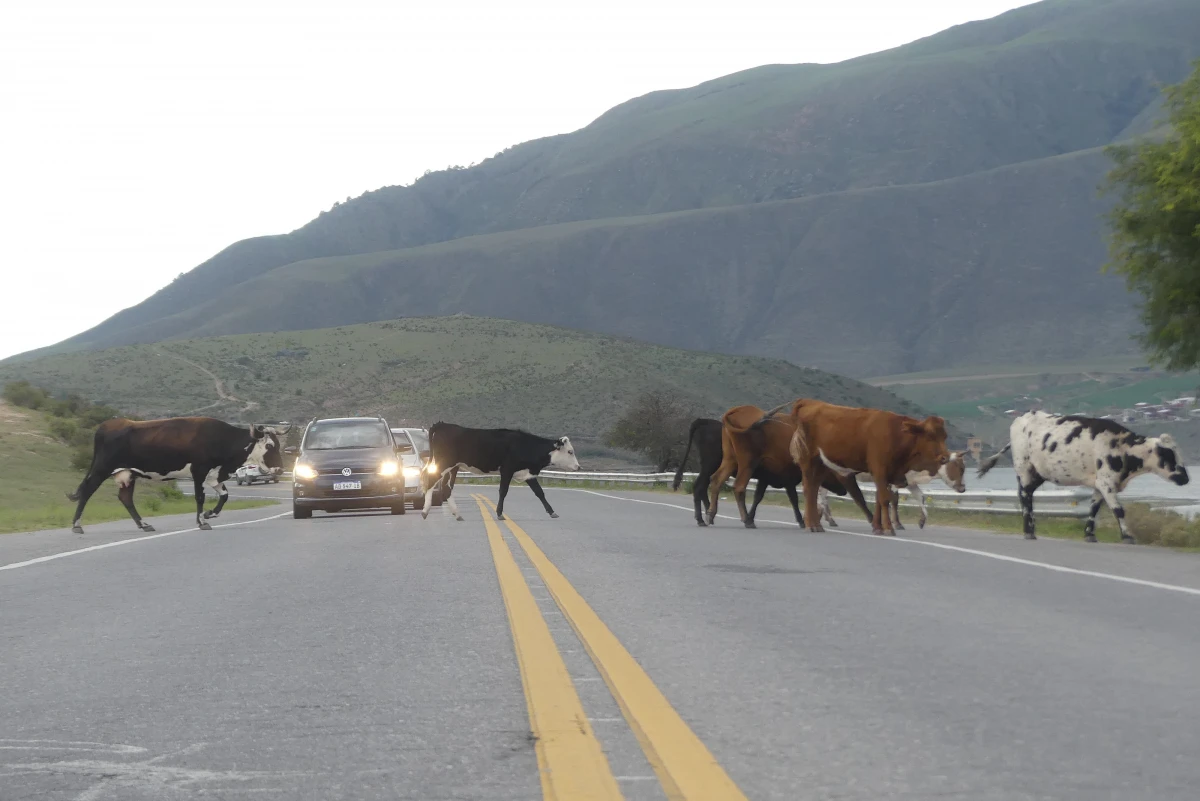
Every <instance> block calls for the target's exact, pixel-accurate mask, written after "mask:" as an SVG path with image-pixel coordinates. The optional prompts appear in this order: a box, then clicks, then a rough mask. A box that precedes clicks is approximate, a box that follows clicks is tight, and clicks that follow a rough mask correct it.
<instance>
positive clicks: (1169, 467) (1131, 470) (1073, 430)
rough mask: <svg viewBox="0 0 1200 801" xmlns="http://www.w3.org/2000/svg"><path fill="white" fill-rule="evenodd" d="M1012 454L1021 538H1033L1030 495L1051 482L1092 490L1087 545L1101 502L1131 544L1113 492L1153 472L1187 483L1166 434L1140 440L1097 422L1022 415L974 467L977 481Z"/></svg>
mask: <svg viewBox="0 0 1200 801" xmlns="http://www.w3.org/2000/svg"><path fill="white" fill-rule="evenodd" d="M1009 449H1011V450H1012V459H1013V469H1014V470H1016V472H1017V493H1018V497H1019V498H1020V501H1021V517H1022V520H1023V522H1024V528H1025V539H1027V540H1032V539H1037V537H1036V536H1035V535H1034V525H1033V492H1034V490H1036V489H1037V488H1038V487H1040V486H1041V485H1042V484H1044V483H1045V482H1047V481H1051V482H1053V483H1055V484H1059V485H1062V486H1065V487H1091V488H1092V489H1093V490H1094V492H1093V493H1092V508H1091V512H1090V514H1089V515H1088V519H1087V523H1085V524H1084V527H1083V534H1084V537H1083V538H1084V539H1085V540H1086V541H1087V542H1095V541H1096V533H1095V532H1096V513H1097V512H1099V511H1100V503H1101V502H1102V501H1103V502H1105V503H1107V504H1108V508H1109V509H1111V510H1112V513H1113V517H1115V518H1116V519H1117V525H1118V526H1120V528H1121V541H1122V542H1133V537H1132V536H1131V535H1130V533H1129V529H1128V527H1127V526H1126V525H1125V509H1124V508H1123V507H1122V506H1121V501H1120V500H1119V499H1118V498H1117V493H1119V492H1121V491H1122V490H1124V489H1125V487H1126V486H1127V485H1128V484H1129V480H1130V479H1132V478H1133V477H1135V476H1139V475H1141V474H1143V473H1154V474H1155V475H1158V476H1161V477H1163V478H1165V479H1167V480H1169V481H1171V482H1174V483H1175V484H1178V485H1179V486H1183V485H1184V484H1186V483H1188V472H1187V468H1185V467H1184V466H1183V459H1182V458H1180V455H1179V448H1178V447H1177V446H1176V444H1175V440H1174V439H1172V438H1171V435H1170V434H1163V435H1162V436H1159V437H1143V436H1142V435H1140V434H1135V433H1133V432H1132V431H1130V430H1129V429H1127V428H1125V427H1124V426H1122V425H1119V424H1118V423H1116V422H1114V421H1112V420H1104V419H1101V418H1098V417H1083V416H1081V415H1058V414H1050V413H1049V412H1040V411H1039V412H1026V413H1025V414H1023V415H1021V416H1020V417H1018V418H1017V419H1015V420H1013V422H1012V425H1011V426H1010V427H1009V442H1008V444H1007V445H1005V446H1004V448H1003V449H1001V450H1000V452H999V453H997V454H996V455H994V456H991V457H989V458H988V459H987V460H986V461H985V462H984V463H983V464H982V465H981V466H980V468H979V472H978V474H977V475H979V476H982V475H983V474H984V473H986V472H987V471H989V470H991V469H992V468H993V467H995V466H996V462H998V461H999V460H1000V456H1001V455H1002V454H1004V453H1005V452H1006V451H1008V450H1009Z"/></svg>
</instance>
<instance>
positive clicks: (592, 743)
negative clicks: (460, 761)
mask: <svg viewBox="0 0 1200 801" xmlns="http://www.w3.org/2000/svg"><path fill="white" fill-rule="evenodd" d="M471 497H473V498H474V499H475V502H476V503H477V504H479V511H480V512H481V513H482V515H483V523H484V528H485V529H486V530H487V538H488V544H489V545H490V546H491V549H492V561H493V562H494V563H495V565H496V577H497V578H498V579H499V581H500V595H501V597H503V599H504V608H505V609H506V610H507V612H508V624H509V628H510V629H511V630H512V638H513V648H514V650H515V651H516V653H517V664H518V666H519V667H520V670H521V684H522V686H523V687H524V689H525V705H526V706H527V707H528V709H529V726H530V728H531V729H532V730H533V734H534V736H535V737H536V738H537V742H536V743H535V745H534V750H535V752H536V753H537V761H538V772H539V773H540V774H541V778H542V797H543V799H545V801H552V800H553V801H576V800H578V801H606V800H610V799H611V800H612V801H621V799H623V798H624V796H623V795H622V794H621V789H620V787H619V786H618V785H617V780H616V778H615V777H614V776H613V772H612V768H611V767H610V766H609V764H608V759H607V758H606V757H605V756H604V749H602V748H601V747H600V741H599V740H597V739H596V734H595V732H594V731H592V727H591V725H590V724H589V723H588V719H587V715H586V714H585V713H584V711H583V703H582V702H581V701H580V700H579V694H578V693H576V692H575V684H574V683H573V682H572V681H571V676H570V674H569V673H567V666H566V664H565V663H564V662H563V659H562V655H561V654H559V652H558V646H557V645H555V643H554V637H553V636H551V634H550V628H549V627H548V626H547V625H546V621H545V619H544V618H543V617H542V613H541V611H540V610H539V609H538V606H537V603H536V602H535V601H534V600H533V593H532V592H530V590H529V585H528V584H527V583H526V582H525V578H524V576H522V575H521V570H520V568H518V567H517V561H516V559H515V558H514V557H513V555H512V551H510V550H509V547H508V544H507V543H506V542H505V541H504V536H503V535H502V534H501V533H500V527H499V526H497V525H496V521H495V520H493V519H492V516H491V515H490V514H488V511H487V507H485V506H484V502H483V498H482V496H480V495H472V496H471Z"/></svg>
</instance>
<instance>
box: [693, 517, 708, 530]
mask: <svg viewBox="0 0 1200 801" xmlns="http://www.w3.org/2000/svg"><path fill="white" fill-rule="evenodd" d="M696 525H697V526H699V527H700V528H708V523H705V522H704V521H703V520H699V519H697V520H696Z"/></svg>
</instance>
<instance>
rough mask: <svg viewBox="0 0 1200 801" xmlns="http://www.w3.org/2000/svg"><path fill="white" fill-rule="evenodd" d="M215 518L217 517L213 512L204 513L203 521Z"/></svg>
mask: <svg viewBox="0 0 1200 801" xmlns="http://www.w3.org/2000/svg"><path fill="white" fill-rule="evenodd" d="M216 516H217V515H216V513H215V512H205V513H204V519H205V520H212V519H213V518H214V517H216Z"/></svg>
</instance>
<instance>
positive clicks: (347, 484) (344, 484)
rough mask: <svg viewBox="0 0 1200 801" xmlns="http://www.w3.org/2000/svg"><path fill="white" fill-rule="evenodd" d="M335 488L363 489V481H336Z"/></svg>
mask: <svg viewBox="0 0 1200 801" xmlns="http://www.w3.org/2000/svg"><path fill="white" fill-rule="evenodd" d="M333 488H334V489H335V490H349V489H362V482H361V481H335V482H334V483H333Z"/></svg>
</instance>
